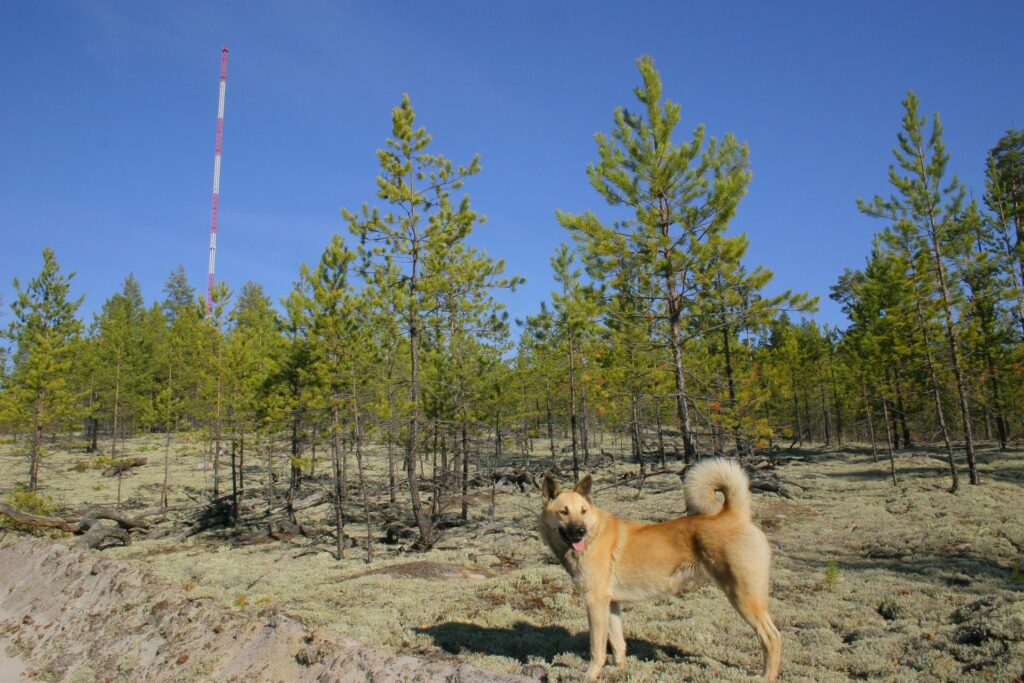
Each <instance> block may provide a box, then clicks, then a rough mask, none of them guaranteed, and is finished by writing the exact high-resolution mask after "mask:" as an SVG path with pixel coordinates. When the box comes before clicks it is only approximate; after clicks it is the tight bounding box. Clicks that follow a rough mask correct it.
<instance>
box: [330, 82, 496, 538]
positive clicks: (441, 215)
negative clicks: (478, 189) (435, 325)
mask: <svg viewBox="0 0 1024 683" xmlns="http://www.w3.org/2000/svg"><path fill="white" fill-rule="evenodd" d="M392 135H393V137H392V138H390V139H389V140H388V141H387V149H382V150H378V152H377V156H378V159H379V161H380V166H381V175H380V176H379V177H378V178H377V187H378V191H377V196H378V197H379V198H380V199H382V200H384V201H385V202H386V203H387V204H388V205H389V206H390V208H389V209H388V210H387V211H386V212H385V213H383V214H382V213H381V212H380V211H379V210H378V209H376V208H375V209H373V210H372V211H371V210H370V208H369V207H368V206H367V205H364V206H363V208H362V211H361V212H360V213H359V214H354V213H352V212H349V211H347V210H344V209H343V210H342V212H343V215H344V216H345V219H346V220H347V221H348V223H349V229H350V230H351V231H352V233H353V234H354V235H355V236H356V237H358V238H359V240H360V247H361V253H362V254H363V258H364V262H365V264H364V266H363V267H364V269H367V270H370V271H372V272H373V273H374V277H376V278H377V280H378V281H380V279H381V278H382V277H391V276H392V275H393V274H394V273H393V269H392V266H395V267H397V268H399V269H400V272H401V277H400V278H398V279H395V280H393V281H391V282H387V283H380V284H381V285H382V286H386V287H389V288H392V289H394V290H395V291H396V294H397V295H398V296H400V299H399V302H398V307H397V309H398V312H399V314H400V316H401V319H402V325H403V328H404V333H405V335H406V336H407V338H408V343H409V365H410V377H409V415H408V422H409V433H408V446H407V451H406V463H405V465H406V473H407V475H408V479H409V492H410V500H411V503H412V510H413V515H414V516H415V518H416V525H417V526H418V527H419V532H420V539H419V545H420V547H422V548H429V547H430V546H431V545H433V543H434V529H433V522H432V520H431V518H430V515H429V514H428V513H427V512H426V511H425V510H424V509H423V505H422V503H421V501H420V491H419V475H418V474H417V472H416V464H417V461H418V459H419V450H418V449H419V447H420V443H419V442H420V439H421V433H420V429H421V423H422V414H421V413H422V402H423V397H422V385H421V367H420V352H421V346H422V343H423V335H424V320H423V314H424V311H425V310H427V309H430V308H431V307H432V306H434V305H435V304H434V302H433V301H431V299H430V295H431V293H432V292H434V291H437V289H438V287H437V286H435V284H434V283H432V282H431V281H430V279H431V278H437V277H442V276H443V273H436V272H435V273H434V274H432V275H430V276H426V275H425V273H424V263H425V261H426V259H427V258H428V256H429V254H431V253H436V254H445V253H449V252H450V251H451V249H452V248H453V247H454V246H455V245H457V244H458V243H460V242H461V241H462V240H464V239H465V238H466V236H467V235H469V233H470V231H471V230H472V229H473V226H474V225H475V224H477V223H478V222H480V220H481V219H480V217H479V216H478V215H477V214H476V212H474V211H473V210H472V209H471V208H470V205H469V197H468V196H466V195H463V196H462V199H461V201H460V202H459V203H458V204H457V205H456V204H454V203H453V202H452V198H451V193H452V192H454V191H457V190H459V189H461V187H462V185H463V182H464V180H465V179H466V178H468V177H470V176H472V175H475V174H476V173H477V172H479V170H480V164H479V158H474V159H473V160H472V161H471V162H470V163H469V164H468V165H466V166H459V167H456V166H455V165H454V164H453V163H452V162H451V161H450V160H448V159H447V158H445V157H444V156H442V155H434V154H430V153H428V152H427V149H428V147H429V146H430V142H431V137H430V135H428V134H427V131H426V129H425V128H422V127H421V128H416V114H415V112H414V111H413V108H412V104H411V103H410V101H409V96H408V95H404V96H403V98H402V104H401V105H399V106H398V107H396V108H395V109H394V110H393V112H392ZM366 245H370V246H369V248H366Z"/></svg>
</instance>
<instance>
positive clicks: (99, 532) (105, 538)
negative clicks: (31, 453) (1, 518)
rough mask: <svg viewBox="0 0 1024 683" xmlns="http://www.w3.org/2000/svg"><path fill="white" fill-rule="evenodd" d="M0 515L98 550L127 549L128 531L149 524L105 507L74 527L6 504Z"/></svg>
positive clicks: (88, 512)
mask: <svg viewBox="0 0 1024 683" xmlns="http://www.w3.org/2000/svg"><path fill="white" fill-rule="evenodd" d="M0 513H2V514H4V515H6V516H7V517H9V518H10V519H12V520H14V521H15V522H17V523H18V524H24V525H27V526H31V527H33V528H36V529H58V530H60V531H66V532H67V533H69V534H76V535H80V536H81V538H80V539H79V541H78V542H79V543H80V544H81V545H84V546H86V547H87V548H94V549H101V548H103V547H109V546H110V545H114V544H120V545H130V544H131V542H132V538H131V534H130V533H129V532H130V531H133V530H135V529H148V528H149V522H146V521H145V520H141V519H132V518H130V517H126V516H124V515H122V514H121V513H120V512H118V511H117V510H113V509H111V508H105V507H92V508H89V509H88V510H86V511H85V513H84V514H83V515H82V516H81V518H80V519H79V520H78V522H77V523H76V522H75V521H73V520H69V519H61V518H59V517H41V516H39V515H33V514H30V513H28V512H23V511H21V510H19V509H17V508H15V507H12V506H10V505H8V504H7V503H0ZM105 519H106V520H110V521H113V522H117V524H118V526H116V527H115V526H106V525H103V524H101V523H100V521H101V520H105Z"/></svg>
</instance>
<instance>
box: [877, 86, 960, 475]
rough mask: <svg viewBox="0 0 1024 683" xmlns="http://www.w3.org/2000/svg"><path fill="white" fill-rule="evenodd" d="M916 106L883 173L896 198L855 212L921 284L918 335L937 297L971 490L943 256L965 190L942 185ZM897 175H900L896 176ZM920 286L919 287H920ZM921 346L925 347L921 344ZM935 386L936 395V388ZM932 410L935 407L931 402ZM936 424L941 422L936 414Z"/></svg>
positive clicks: (942, 162)
mask: <svg viewBox="0 0 1024 683" xmlns="http://www.w3.org/2000/svg"><path fill="white" fill-rule="evenodd" d="M919 104H920V101H919V100H918V98H917V96H916V95H915V94H914V93H913V91H910V92H909V93H908V94H907V97H906V99H904V100H903V107H904V109H905V114H904V116H903V130H902V131H901V132H900V133H899V135H898V136H897V139H898V141H899V144H898V146H897V148H895V149H894V150H893V154H894V155H895V157H896V162H897V166H898V168H899V169H900V170H897V167H895V166H890V167H889V182H890V184H892V186H893V187H894V188H895V190H896V192H897V194H896V195H893V196H891V197H890V198H889V199H883V198H882V197H875V198H874V199H873V200H872V201H871V202H870V203H869V202H865V201H863V200H858V202H857V203H858V207H859V208H860V210H861V211H862V212H863V213H865V214H866V215H868V216H872V217H876V218H883V219H886V220H888V221H890V222H891V223H892V226H893V232H892V233H891V234H893V235H898V240H899V241H900V242H901V243H902V244H903V246H904V248H905V249H906V250H907V253H908V256H909V258H910V265H911V267H912V268H913V269H914V273H915V278H918V277H919V278H921V279H922V280H924V281H925V282H926V287H927V289H926V290H925V291H924V292H922V294H921V298H920V299H919V302H922V306H921V310H920V313H919V314H920V316H921V317H922V331H923V332H924V331H925V330H926V327H925V325H926V323H927V319H926V315H927V312H926V311H925V307H924V304H923V302H924V299H925V298H930V297H931V296H932V295H937V296H938V299H939V304H940V307H939V313H940V314H941V316H942V319H943V322H944V323H945V330H944V331H945V336H946V342H947V344H948V347H949V355H950V362H951V364H952V368H953V374H954V378H955V382H956V391H957V399H958V401H957V402H958V404H959V407H960V414H961V417H962V419H963V433H964V450H965V451H966V454H967V466H968V470H969V473H970V481H971V483H972V484H977V483H978V471H977V465H976V462H975V456H974V436H973V432H972V422H971V410H970V405H969V403H968V399H967V382H966V379H965V377H964V373H963V363H962V360H961V351H960V342H959V339H958V334H959V330H958V326H957V322H956V321H955V320H954V317H953V310H954V301H953V295H954V294H955V293H956V290H955V288H954V287H953V286H951V283H950V278H951V275H952V274H951V273H950V270H949V264H948V255H947V251H948V249H949V245H950V243H951V242H952V241H954V240H955V239H956V233H957V231H958V230H960V229H961V215H962V206H963V201H964V195H965V192H966V191H965V189H964V187H963V185H961V184H960V181H959V180H958V179H957V178H956V177H955V176H954V177H953V178H952V179H950V180H948V181H947V180H946V177H945V176H946V166H947V164H948V162H949V153H948V152H947V151H946V146H945V143H944V142H943V140H942V122H941V121H940V119H939V116H938V114H935V115H934V116H933V118H932V128H931V133H930V135H929V136H928V139H927V140H926V139H925V132H926V131H925V129H926V125H927V117H925V116H918V106H919ZM900 171H902V172H903V173H904V174H905V175H900ZM922 249H923V250H925V251H926V252H927V253H928V256H929V259H930V263H927V264H926V263H924V262H922V263H915V261H916V254H917V253H918V251H920V250H922ZM923 284H924V283H923ZM925 344H926V345H927V344H928V342H927V340H925ZM933 384H935V385H936V386H935V388H936V391H938V386H937V382H933ZM936 401H937V405H938V404H939V403H940V401H939V398H938V397H936ZM939 418H940V422H944V420H943V418H942V416H941V409H939ZM953 473H954V481H953V489H954V490H955V489H956V488H957V481H956V476H955V468H953Z"/></svg>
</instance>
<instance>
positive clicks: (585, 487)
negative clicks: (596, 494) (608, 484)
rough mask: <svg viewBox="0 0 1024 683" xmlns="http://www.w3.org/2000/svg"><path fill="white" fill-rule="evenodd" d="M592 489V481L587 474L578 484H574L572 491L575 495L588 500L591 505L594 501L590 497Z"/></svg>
mask: <svg viewBox="0 0 1024 683" xmlns="http://www.w3.org/2000/svg"><path fill="white" fill-rule="evenodd" d="M593 489H594V480H593V479H591V478H590V475H589V474H588V475H587V476H585V477H583V478H582V479H580V483H578V484H576V487H575V488H574V489H573V491H575V492H576V493H578V494H580V495H581V496H583V497H584V498H586V499H587V500H589V501H590V502H591V503H593V502H594V499H593V498H592V497H591V494H592V493H593Z"/></svg>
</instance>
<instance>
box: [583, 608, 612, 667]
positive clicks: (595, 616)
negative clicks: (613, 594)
mask: <svg viewBox="0 0 1024 683" xmlns="http://www.w3.org/2000/svg"><path fill="white" fill-rule="evenodd" d="M610 613H611V599H610V598H608V597H605V596H603V595H593V594H590V595H587V622H588V623H589V624H590V666H589V667H587V680H588V681H596V680H597V679H598V678H600V676H601V671H602V670H604V663H605V660H606V659H607V656H608V620H609V617H610Z"/></svg>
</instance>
